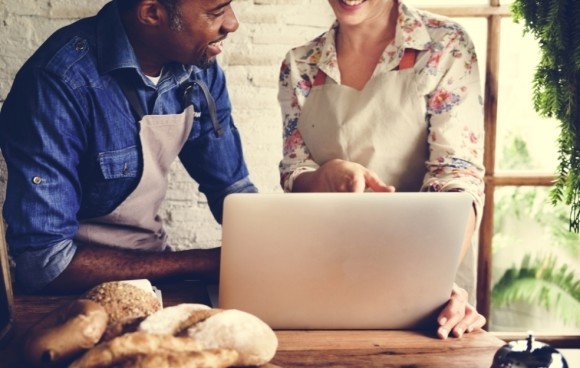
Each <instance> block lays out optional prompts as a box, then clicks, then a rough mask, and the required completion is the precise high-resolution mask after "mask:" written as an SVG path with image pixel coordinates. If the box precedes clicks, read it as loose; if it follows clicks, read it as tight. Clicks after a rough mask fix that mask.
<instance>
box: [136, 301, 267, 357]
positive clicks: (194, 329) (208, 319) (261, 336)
mask: <svg viewBox="0 0 580 368" xmlns="http://www.w3.org/2000/svg"><path fill="white" fill-rule="evenodd" d="M138 330H139V331H144V332H147V333H153V334H166V335H179V334H186V335H187V336H189V337H191V338H193V340H195V341H196V342H197V343H198V344H200V346H201V347H202V348H203V349H218V348H225V349H233V350H235V351H237V352H238V353H239V357H238V359H237V361H236V362H235V364H234V365H236V366H256V365H262V364H265V363H267V362H269V361H270V360H271V359H272V358H273V357H274V355H275V354H276V349H277V348H278V339H277V337H276V334H275V333H274V331H272V329H271V328H270V326H268V325H267V324H266V323H264V322H263V321H262V320H261V319H259V318H258V317H256V316H254V315H252V314H249V313H246V312H242V311H240V310H236V309H228V310H222V309H215V308H213V309H212V308H209V307H208V306H205V305H200V304H179V305H176V306H173V307H167V308H165V309H163V310H160V311H158V312H155V313H153V314H152V315H150V316H149V317H147V318H145V319H144V320H143V321H142V322H141V323H140V324H139V327H138Z"/></svg>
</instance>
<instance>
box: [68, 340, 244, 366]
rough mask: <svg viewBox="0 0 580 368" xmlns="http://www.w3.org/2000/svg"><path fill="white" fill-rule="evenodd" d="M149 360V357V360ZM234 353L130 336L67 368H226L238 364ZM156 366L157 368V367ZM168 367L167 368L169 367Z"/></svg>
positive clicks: (192, 343)
mask: <svg viewBox="0 0 580 368" xmlns="http://www.w3.org/2000/svg"><path fill="white" fill-rule="evenodd" d="M150 356H151V357H150ZM237 356H238V354H237V352H236V351H234V350H229V349H220V350H217V349H216V350H212V351H202V347H201V345H200V344H198V343H197V342H196V341H194V340H193V339H191V338H189V337H177V336H171V335H154V334H148V333H145V332H142V331H138V332H130V333H126V334H124V335H121V336H117V337H115V338H113V339H111V340H110V341H107V342H104V343H101V344H99V345H97V346H96V347H94V348H93V349H91V350H89V351H88V352H87V353H85V355H83V356H82V357H81V358H79V359H78V360H76V361H74V362H73V363H72V364H71V365H70V367H69V368H100V367H111V366H114V367H117V366H131V367H151V368H159V367H163V365H162V364H165V366H175V364H177V363H179V364H182V366H194V365H193V364H197V365H195V366H197V367H216V368H219V367H227V366H230V365H232V363H233V362H235V361H236V360H237ZM156 364H157V365H156ZM168 364H169V365H168Z"/></svg>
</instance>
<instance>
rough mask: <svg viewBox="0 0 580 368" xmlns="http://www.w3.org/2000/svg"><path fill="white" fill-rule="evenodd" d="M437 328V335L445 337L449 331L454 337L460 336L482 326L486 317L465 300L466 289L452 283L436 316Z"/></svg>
mask: <svg viewBox="0 0 580 368" xmlns="http://www.w3.org/2000/svg"><path fill="white" fill-rule="evenodd" d="M437 322H438V323H439V326H440V327H439V328H438V329H437V335H438V336H439V338H441V339H446V338H447V337H448V336H449V333H451V334H452V335H453V336H455V337H461V336H463V334H464V333H469V332H472V331H473V330H476V329H479V328H482V327H483V326H484V325H485V323H486V319H485V317H484V316H482V315H481V314H479V313H478V312H477V310H476V309H475V308H474V307H473V306H472V305H471V304H469V303H468V302H467V291H465V290H464V289H462V288H460V287H459V286H457V285H453V289H452V290H451V297H450V298H449V302H448V303H447V306H446V307H445V309H443V311H442V312H441V314H439V317H438V318H437Z"/></svg>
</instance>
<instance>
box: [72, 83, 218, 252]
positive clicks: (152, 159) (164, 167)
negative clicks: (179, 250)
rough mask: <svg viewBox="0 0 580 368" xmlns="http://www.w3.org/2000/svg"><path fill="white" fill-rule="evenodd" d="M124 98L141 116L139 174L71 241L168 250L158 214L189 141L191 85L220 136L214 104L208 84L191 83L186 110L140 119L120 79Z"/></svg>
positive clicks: (130, 93) (135, 103) (139, 109)
mask: <svg viewBox="0 0 580 368" xmlns="http://www.w3.org/2000/svg"><path fill="white" fill-rule="evenodd" d="M119 82H120V85H121V87H122V89H123V92H124V94H125V96H126V97H127V100H128V101H129V103H130V105H131V108H132V109H133V111H134V112H135V114H136V115H137V116H138V117H140V121H139V125H140V130H139V138H140V142H141V148H142V154H143V174H142V177H141V179H140V181H139V183H138V185H137V187H136V188H135V190H134V191H133V192H132V193H131V194H130V195H129V196H128V197H127V198H126V199H125V200H124V201H123V202H122V203H121V204H120V205H119V206H118V207H117V208H115V209H114V210H113V212H111V213H109V214H108V215H105V216H102V217H98V218H93V219H88V220H84V221H81V222H80V224H79V230H78V233H77V235H76V236H75V238H74V239H75V241H77V242H78V243H79V244H83V243H86V244H95V245H104V246H112V247H119V248H124V249H133V250H137V249H138V250H146V251H163V250H171V249H170V246H169V245H168V243H167V233H166V232H165V230H164V229H163V224H162V220H161V218H160V216H159V214H158V211H159V208H160V206H161V203H162V202H163V199H164V198H165V194H166V192H167V186H168V174H169V169H170V166H171V164H172V162H173V161H174V160H175V159H176V158H177V156H178V154H179V152H180V151H181V149H182V147H183V145H184V144H185V142H186V141H187V138H188V137H189V134H190V132H191V128H192V126H193V118H194V114H195V111H194V108H193V105H191V104H190V103H188V101H189V97H190V93H191V91H192V87H193V84H197V85H198V86H199V87H200V88H201V90H202V92H203V93H204V95H205V98H206V100H207V103H208V107H209V115H210V118H211V120H212V124H213V126H214V130H215V131H216V134H217V135H221V134H222V133H223V131H222V129H221V127H220V125H219V123H218V121H217V117H216V111H215V103H214V101H213V98H212V97H211V95H210V93H209V90H208V88H207V86H206V85H205V84H204V83H203V82H202V81H194V82H192V83H189V85H187V88H185V89H184V96H183V98H184V100H183V103H184V105H185V106H188V105H189V106H188V107H186V108H185V110H184V111H183V112H182V113H181V114H174V115H144V113H143V109H142V107H141V106H140V103H139V100H138V98H137V95H136V92H135V90H134V89H132V88H131V87H130V86H129V84H128V83H127V82H126V81H125V80H120V81H119Z"/></svg>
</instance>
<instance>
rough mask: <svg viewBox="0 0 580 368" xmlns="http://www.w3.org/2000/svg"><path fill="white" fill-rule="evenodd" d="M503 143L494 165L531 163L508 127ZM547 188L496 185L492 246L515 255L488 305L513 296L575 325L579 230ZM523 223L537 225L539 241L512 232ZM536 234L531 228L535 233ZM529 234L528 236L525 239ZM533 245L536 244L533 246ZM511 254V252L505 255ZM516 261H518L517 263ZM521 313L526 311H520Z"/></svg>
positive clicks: (579, 317) (579, 303) (579, 295)
mask: <svg viewBox="0 0 580 368" xmlns="http://www.w3.org/2000/svg"><path fill="white" fill-rule="evenodd" d="M505 142H506V143H505V144H503V145H502V150H501V152H500V160H499V161H498V162H499V164H498V169H501V170H519V169H526V168H530V167H535V166H536V163H535V162H534V160H533V159H532V156H531V155H530V152H529V150H528V146H527V144H526V142H525V141H524V140H523V139H522V138H521V136H520V135H519V134H518V133H517V132H516V133H514V132H511V133H510V134H509V135H508V137H507V139H506V141H505ZM549 201H550V196H549V189H548V188H538V187H527V186H526V187H516V188H509V187H506V188H500V189H498V190H496V192H495V218H494V237H493V251H494V259H495V257H497V255H498V253H503V254H506V251H507V254H510V255H513V256H517V255H518V254H522V255H523V257H522V259H521V261H517V260H514V263H513V264H512V266H511V267H508V268H507V269H502V270H501V271H500V272H503V274H502V276H501V277H500V278H499V280H498V281H497V282H496V283H495V284H494V285H493V287H492V291H491V305H492V308H494V309H498V308H501V307H503V306H506V305H510V304H512V303H516V302H525V303H527V304H528V305H537V306H541V307H542V308H544V309H546V310H548V311H549V312H550V313H551V314H552V315H553V316H554V317H556V318H557V319H558V320H559V321H561V322H563V323H564V324H567V325H572V326H578V327H580V277H579V276H577V275H578V272H580V247H578V244H580V234H578V233H574V232H570V231H568V230H566V228H567V226H566V225H567V223H568V216H567V208H565V206H564V205H562V204H559V205H557V206H550V204H549ZM518 223H523V224H525V225H524V229H523V231H526V232H527V231H530V230H531V227H535V228H536V229H540V230H541V234H542V238H541V239H542V240H540V243H539V244H541V246H540V247H530V246H531V245H533V244H530V243H528V242H527V240H523V239H522V238H521V237H520V236H518V233H517V231H516V233H514V231H513V226H517V224H518ZM535 234H536V233H535ZM528 240H529V239H528ZM534 248H535V249H534ZM510 259H513V258H510ZM516 262H518V263H519V264H516ZM522 312H524V313H525V311H522Z"/></svg>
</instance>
